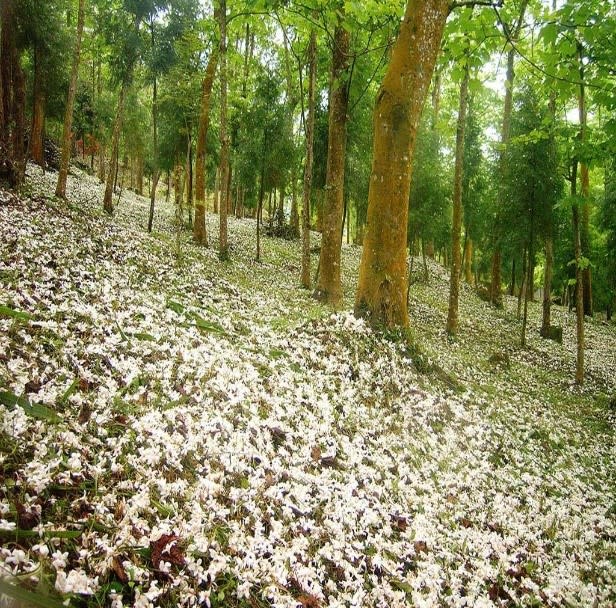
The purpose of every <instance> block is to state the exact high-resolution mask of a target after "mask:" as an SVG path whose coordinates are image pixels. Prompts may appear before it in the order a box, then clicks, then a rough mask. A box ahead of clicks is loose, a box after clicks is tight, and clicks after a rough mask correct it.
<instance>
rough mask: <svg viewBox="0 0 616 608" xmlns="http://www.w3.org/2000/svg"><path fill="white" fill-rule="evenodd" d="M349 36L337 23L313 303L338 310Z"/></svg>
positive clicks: (339, 301)
mask: <svg viewBox="0 0 616 608" xmlns="http://www.w3.org/2000/svg"><path fill="white" fill-rule="evenodd" d="M349 41H350V38H349V32H348V30H347V29H346V27H345V26H344V24H343V23H338V24H337V25H336V29H335V32H334V40H333V55H332V72H331V79H330V92H329V129H328V140H327V141H328V147H327V178H326V186H325V200H324V204H323V237H322V241H321V256H320V258H319V278H318V281H317V285H316V288H315V290H314V294H313V295H314V297H315V298H316V299H317V300H321V301H323V302H327V303H328V304H332V305H333V306H338V305H339V304H340V303H341V302H342V278H341V259H340V247H341V239H342V218H343V209H344V167H345V154H346V137H347V120H348V116H347V109H348V103H349V74H348V69H349Z"/></svg>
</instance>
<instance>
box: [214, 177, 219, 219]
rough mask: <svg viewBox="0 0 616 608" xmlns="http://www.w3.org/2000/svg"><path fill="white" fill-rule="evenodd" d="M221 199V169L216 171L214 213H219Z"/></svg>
mask: <svg viewBox="0 0 616 608" xmlns="http://www.w3.org/2000/svg"><path fill="white" fill-rule="evenodd" d="M219 199H220V167H218V168H217V169H216V177H215V179H214V213H218V200H219Z"/></svg>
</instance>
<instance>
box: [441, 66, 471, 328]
mask: <svg viewBox="0 0 616 608" xmlns="http://www.w3.org/2000/svg"><path fill="white" fill-rule="evenodd" d="M469 79H470V72H469V69H468V63H467V64H466V66H465V68H464V76H463V78H462V82H461V84H460V103H459V108H458V124H457V126H456V162H455V170H454V178H453V218H452V225H451V275H450V279H449V309H448V311H447V327H446V329H447V333H448V334H449V335H451V336H453V335H455V334H456V333H457V332H458V298H459V292H460V269H461V267H462V260H461V251H460V233H461V230H462V174H463V171H464V127H465V125H466V107H467V103H468V82H469Z"/></svg>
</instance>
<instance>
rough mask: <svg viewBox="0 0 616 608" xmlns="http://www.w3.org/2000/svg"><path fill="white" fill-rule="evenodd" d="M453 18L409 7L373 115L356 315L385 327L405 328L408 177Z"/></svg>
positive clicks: (435, 3)
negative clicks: (447, 27)
mask: <svg viewBox="0 0 616 608" xmlns="http://www.w3.org/2000/svg"><path fill="white" fill-rule="evenodd" d="M448 12H449V3H448V2H446V1H445V0H409V1H408V2H407V5H406V10H405V15H404V19H403V20H402V23H401V24H400V33H399V34H398V37H397V39H396V41H395V43H394V46H393V49H392V52H391V59H390V62H389V65H388V67H387V71H386V73H385V77H384V79H383V83H382V85H381V88H380V91H379V93H378V96H377V100H376V105H375V109H374V143H373V153H372V173H371V178H370V188H369V194H368V219H367V229H366V235H365V237H364V248H363V252H362V258H361V266H360V271H359V284H358V288H357V294H356V297H355V314H356V315H357V316H361V317H367V318H368V319H369V320H370V321H371V323H374V324H379V325H385V326H388V327H391V326H395V325H401V326H407V325H408V310H407V306H406V299H405V296H406V292H407V282H408V276H407V256H406V241H407V225H408V200H409V191H410V177H411V176H410V170H411V166H412V161H413V150H414V147H415V139H416V135H417V126H418V123H419V118H420V116H421V111H422V108H423V104H424V100H425V97H426V94H427V91H428V87H429V85H430V79H431V78H432V72H433V70H434V64H435V62H436V57H437V55H438V52H439V49H440V43H441V37H442V33H443V28H444V26H445V21H446V19H447V14H448Z"/></svg>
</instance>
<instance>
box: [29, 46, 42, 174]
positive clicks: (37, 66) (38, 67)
mask: <svg viewBox="0 0 616 608" xmlns="http://www.w3.org/2000/svg"><path fill="white" fill-rule="evenodd" d="M43 79H44V76H43V62H42V57H41V48H40V46H39V45H38V44H35V45H34V91H33V100H32V126H31V128H30V156H31V158H32V160H33V161H34V162H35V163H36V164H37V165H39V166H40V167H43V169H44V168H45V143H44V141H43V140H44V137H45V89H44V85H43Z"/></svg>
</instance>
